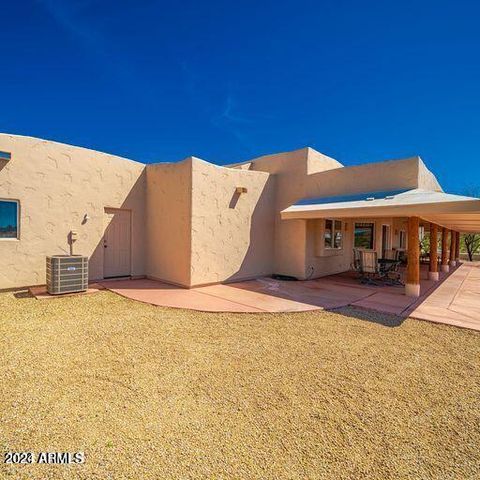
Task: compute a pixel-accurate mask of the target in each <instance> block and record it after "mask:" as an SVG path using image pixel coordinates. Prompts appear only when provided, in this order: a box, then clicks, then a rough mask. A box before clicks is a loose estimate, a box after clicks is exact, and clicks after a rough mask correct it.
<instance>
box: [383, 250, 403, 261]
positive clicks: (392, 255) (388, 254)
mask: <svg viewBox="0 0 480 480" xmlns="http://www.w3.org/2000/svg"><path fill="white" fill-rule="evenodd" d="M383 258H386V259H387V260H396V261H398V260H400V250H393V248H392V249H389V250H385V252H384V253H383Z"/></svg>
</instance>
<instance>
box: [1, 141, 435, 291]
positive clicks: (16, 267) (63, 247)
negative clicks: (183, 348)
mask: <svg viewBox="0 0 480 480" xmlns="http://www.w3.org/2000/svg"><path fill="white" fill-rule="evenodd" d="M0 150H4V151H8V152H11V153H12V160H10V161H9V162H4V161H1V160H0V198H3V199H12V200H19V201H20V216H21V218H20V239H19V240H2V239H0V264H1V266H2V268H1V269H0V289H1V288H10V287H19V286H25V285H35V284H42V283H44V282H45V256H46V255H53V254H64V253H68V252H69V245H68V242H67V235H68V233H69V232H70V231H71V230H76V231H77V232H78V240H77V242H76V243H75V246H74V248H75V253H81V254H85V255H88V256H90V257H91V261H90V278H91V279H99V278H102V277H103V255H104V249H103V234H104V230H105V227H106V223H105V215H104V209H105V208H106V207H110V208H124V209H128V210H130V211H131V213H132V249H131V252H132V260H131V263H132V268H131V273H132V275H148V276H149V277H152V278H157V279H160V280H164V281H167V282H170V283H174V284H178V285H182V286H186V287H191V286H196V285H203V284H209V283H216V282H228V281H235V280H241V279H246V278H254V277H258V276H262V275H269V274H271V273H280V274H285V275H292V276H295V277H297V278H300V279H304V278H310V277H311V278H315V277H318V276H323V275H328V274H331V273H336V272H340V271H344V270H347V269H348V268H349V266H350V263H351V259H352V248H353V221H352V220H351V219H346V220H347V221H346V223H345V225H346V230H345V232H344V248H343V249H342V251H340V252H322V251H321V249H319V246H318V244H319V242H322V241H323V234H322V228H323V222H322V221H321V220H308V221H307V220H282V219H281V217H280V212H281V210H283V209H285V208H286V207H288V206H290V205H292V204H294V203H295V202H297V201H298V200H299V199H302V198H311V197H318V196H333V195H341V194H348V193H361V192H368V191H380V190H390V189H391V190H397V189H411V188H426V189H434V190H441V187H440V185H439V184H438V182H437V181H436V179H435V177H434V176H433V175H432V174H431V172H429V171H428V169H427V168H426V167H425V165H424V164H423V162H421V160H420V159H419V158H418V157H413V158H410V159H406V160H401V161H391V162H383V163H375V164H367V165H361V166H356V167H348V168H346V167H342V165H341V164H340V163H339V162H338V161H336V160H334V159H332V158H330V157H327V156H325V155H323V154H321V153H319V152H316V151H315V150H313V149H311V148H304V149H301V150H296V151H294V152H286V153H281V154H276V155H267V156H264V157H260V158H258V159H253V160H252V161H250V162H247V163H244V164H241V165H236V166H231V167H229V168H227V167H218V166H215V165H213V164H210V163H208V162H204V161H203V160H200V159H196V158H193V157H190V158H187V159H186V160H184V161H182V162H179V163H174V164H155V165H147V166H145V165H143V164H140V163H137V162H133V161H129V160H126V159H123V158H120V157H115V156H113V155H108V154H104V153H100V152H95V151H92V150H87V149H84V148H79V147H73V146H68V145H63V144H59V143H55V142H49V141H45V140H39V139H34V138H30V137H18V136H13V135H4V134H3V135H0ZM236 187H246V188H247V192H246V193H242V194H235V189H236ZM85 214H87V215H88V216H89V217H90V219H89V220H88V221H87V222H83V218H84V215H85ZM382 221H385V222H386V221H388V222H390V223H392V224H394V222H395V220H393V219H391V218H390V219H376V220H375V222H376V224H377V228H376V232H377V245H380V243H379V240H378V238H379V236H381V227H380V228H379V227H378V225H381V223H382ZM395 225H396V224H394V225H393V227H392V234H393V229H394V228H396V227H395ZM396 236H397V234H395V238H394V239H393V244H394V245H395V242H396V241H397V237H396ZM379 248H380V247H379ZM379 253H380V251H379Z"/></svg>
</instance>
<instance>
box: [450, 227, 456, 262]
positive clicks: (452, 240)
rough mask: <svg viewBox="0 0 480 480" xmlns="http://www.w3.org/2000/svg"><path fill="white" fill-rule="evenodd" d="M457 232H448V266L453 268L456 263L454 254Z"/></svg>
mask: <svg viewBox="0 0 480 480" xmlns="http://www.w3.org/2000/svg"><path fill="white" fill-rule="evenodd" d="M456 243H457V232H454V231H453V230H452V231H451V232H450V266H451V267H455V266H456V265H457V262H456V261H455V253H456V251H457V245H456Z"/></svg>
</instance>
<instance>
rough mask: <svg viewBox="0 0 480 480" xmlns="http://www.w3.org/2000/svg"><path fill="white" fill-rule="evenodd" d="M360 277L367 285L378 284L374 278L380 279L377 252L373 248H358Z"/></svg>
mask: <svg viewBox="0 0 480 480" xmlns="http://www.w3.org/2000/svg"><path fill="white" fill-rule="evenodd" d="M360 278H361V282H362V283H364V284H367V285H378V283H377V282H375V280H377V279H378V280H379V279H380V270H379V268H378V258H377V252H376V251H374V250H360Z"/></svg>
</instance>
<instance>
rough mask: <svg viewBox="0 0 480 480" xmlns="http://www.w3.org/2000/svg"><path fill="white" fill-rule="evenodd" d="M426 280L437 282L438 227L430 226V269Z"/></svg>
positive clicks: (432, 224)
mask: <svg viewBox="0 0 480 480" xmlns="http://www.w3.org/2000/svg"><path fill="white" fill-rule="evenodd" d="M428 278H430V280H433V281H434V282H438V226H437V225H436V224H435V223H431V224H430V269H429V272H428Z"/></svg>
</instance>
